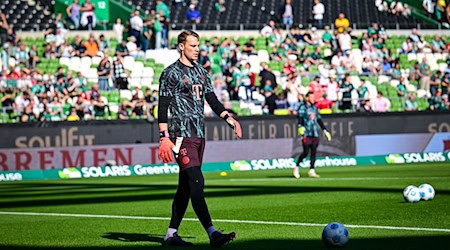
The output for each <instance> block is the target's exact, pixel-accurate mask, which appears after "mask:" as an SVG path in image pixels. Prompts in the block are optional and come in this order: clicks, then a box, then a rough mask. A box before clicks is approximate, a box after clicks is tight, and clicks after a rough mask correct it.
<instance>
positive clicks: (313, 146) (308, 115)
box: [293, 92, 331, 179]
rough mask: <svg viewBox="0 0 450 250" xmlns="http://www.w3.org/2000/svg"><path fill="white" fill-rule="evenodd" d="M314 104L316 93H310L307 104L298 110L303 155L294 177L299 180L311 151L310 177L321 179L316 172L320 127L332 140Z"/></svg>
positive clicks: (303, 104) (294, 171)
mask: <svg viewBox="0 0 450 250" xmlns="http://www.w3.org/2000/svg"><path fill="white" fill-rule="evenodd" d="M314 102H315V101H314V93H312V92H308V93H307V94H306V96H305V102H304V103H302V104H300V106H299V107H298V109H297V118H298V135H299V136H301V139H302V144H303V153H302V154H300V156H299V157H298V160H297V166H296V167H295V168H294V170H293V175H294V177H295V178H297V179H298V178H300V173H299V171H298V169H299V166H300V163H301V162H302V161H303V159H305V158H306V156H308V154H309V151H311V166H310V170H309V172H308V175H309V177H313V178H319V177H320V175H318V174H316V171H315V170H314V163H315V162H316V152H317V147H318V146H319V141H320V139H319V136H320V135H319V126H320V128H321V129H322V130H323V134H324V135H325V137H326V138H327V140H328V141H330V140H331V134H330V133H329V132H328V131H327V130H326V128H325V125H324V124H323V121H322V117H321V116H320V113H319V109H318V108H317V107H316V106H315V105H314Z"/></svg>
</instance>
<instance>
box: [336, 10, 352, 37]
mask: <svg viewBox="0 0 450 250" xmlns="http://www.w3.org/2000/svg"><path fill="white" fill-rule="evenodd" d="M334 26H335V27H336V29H337V31H338V33H342V32H344V29H348V28H349V27H350V21H349V20H348V19H347V18H346V17H345V15H344V13H339V16H338V17H337V18H336V20H335V21H334Z"/></svg>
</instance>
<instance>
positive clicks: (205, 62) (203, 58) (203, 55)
mask: <svg viewBox="0 0 450 250" xmlns="http://www.w3.org/2000/svg"><path fill="white" fill-rule="evenodd" d="M198 61H199V63H200V64H201V65H202V66H203V68H205V69H206V70H207V71H208V72H209V71H210V70H211V61H210V60H209V57H208V52H206V50H204V49H201V50H200V57H199V60H198Z"/></svg>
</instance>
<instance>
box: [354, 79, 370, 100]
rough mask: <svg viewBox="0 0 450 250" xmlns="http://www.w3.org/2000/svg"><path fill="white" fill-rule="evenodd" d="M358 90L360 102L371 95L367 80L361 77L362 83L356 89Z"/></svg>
mask: <svg viewBox="0 0 450 250" xmlns="http://www.w3.org/2000/svg"><path fill="white" fill-rule="evenodd" d="M356 92H358V99H359V100H358V101H359V104H362V103H363V101H364V100H366V99H367V98H368V97H369V89H368V88H367V86H366V81H364V80H363V79H361V81H360V85H359V87H358V88H357V89H356Z"/></svg>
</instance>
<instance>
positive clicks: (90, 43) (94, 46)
mask: <svg viewBox="0 0 450 250" xmlns="http://www.w3.org/2000/svg"><path fill="white" fill-rule="evenodd" d="M84 46H85V47H86V55H88V56H90V57H96V56H97V53H98V51H99V46H98V43H97V41H96V40H95V37H94V35H93V34H91V35H89V39H88V40H87V41H86V42H85V43H84Z"/></svg>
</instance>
